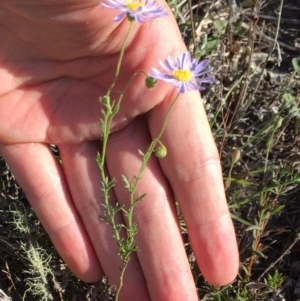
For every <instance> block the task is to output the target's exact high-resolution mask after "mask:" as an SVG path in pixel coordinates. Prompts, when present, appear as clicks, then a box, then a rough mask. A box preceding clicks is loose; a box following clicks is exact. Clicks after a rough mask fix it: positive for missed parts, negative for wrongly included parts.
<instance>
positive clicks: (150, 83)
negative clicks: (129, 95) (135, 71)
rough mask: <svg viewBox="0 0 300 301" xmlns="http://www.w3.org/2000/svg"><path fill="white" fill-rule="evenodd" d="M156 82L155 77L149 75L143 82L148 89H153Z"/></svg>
mask: <svg viewBox="0 0 300 301" xmlns="http://www.w3.org/2000/svg"><path fill="white" fill-rule="evenodd" d="M156 83H157V79H156V78H153V77H151V76H148V77H147V78H146V81H145V84H146V87H147V88H148V89H153V88H154V87H155V85H156Z"/></svg>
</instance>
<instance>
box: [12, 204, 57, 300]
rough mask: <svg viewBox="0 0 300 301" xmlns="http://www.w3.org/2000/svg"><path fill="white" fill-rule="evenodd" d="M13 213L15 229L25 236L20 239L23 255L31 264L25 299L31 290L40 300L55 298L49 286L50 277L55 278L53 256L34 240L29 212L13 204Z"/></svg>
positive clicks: (27, 272)
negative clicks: (29, 222)
mask: <svg viewBox="0 0 300 301" xmlns="http://www.w3.org/2000/svg"><path fill="white" fill-rule="evenodd" d="M12 207H15V208H14V209H13V208H12ZM11 213H12V214H13V221H12V223H13V224H14V226H15V229H16V230H17V231H18V232H19V233H20V234H22V237H24V240H23V241H20V247H21V250H22V257H23V259H24V260H25V261H26V262H27V263H28V266H29V269H28V270H26V271H24V273H25V274H27V275H28V276H27V277H26V280H25V282H26V286H27V290H26V291H25V293H24V295H23V300H25V298H26V295H27V293H29V292H30V293H31V295H33V296H35V297H36V298H38V300H41V301H44V300H45V301H48V300H53V296H52V294H51V292H50V290H49V286H48V282H49V279H54V275H53V274H52V269H51V266H50V262H51V256H50V255H48V254H47V251H46V250H44V249H43V248H42V247H40V246H39V245H38V244H37V242H36V241H34V240H33V238H32V235H31V228H30V226H29V225H28V222H27V213H26V212H25V213H24V212H22V211H21V210H19V209H18V208H17V206H14V204H13V205H12V206H11Z"/></svg>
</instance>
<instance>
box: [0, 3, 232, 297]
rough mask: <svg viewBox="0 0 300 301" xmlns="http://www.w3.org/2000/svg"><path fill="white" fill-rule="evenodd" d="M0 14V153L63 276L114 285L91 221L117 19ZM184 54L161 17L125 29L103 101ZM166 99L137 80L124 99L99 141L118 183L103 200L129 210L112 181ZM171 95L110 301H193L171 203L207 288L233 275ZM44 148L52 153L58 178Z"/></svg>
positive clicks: (73, 13)
mask: <svg viewBox="0 0 300 301" xmlns="http://www.w3.org/2000/svg"><path fill="white" fill-rule="evenodd" d="M163 5H165V4H163ZM166 9H167V8H166ZM0 13H1V19H0V20H1V21H0V22H1V25H2V26H1V28H0V37H1V40H2V44H1V46H0V61H1V63H0V64H1V65H0V80H1V84H2V85H1V87H0V143H1V144H0V153H1V154H2V155H3V157H4V158H5V159H6V161H7V162H8V164H9V166H10V168H11V170H12V171H13V173H14V175H15V176H16V178H17V180H18V182H19V184H20V185H21V187H22V188H23V190H24V191H25V193H26V195H27V197H28V199H29V201H30V202H31V204H32V206H33V208H34V210H35V212H36V213H37V215H38V216H39V218H40V220H41V222H42V223H43V225H44V227H45V229H46V231H47V232H48V233H49V235H50V237H51V240H52V241H53V243H54V245H55V247H56V248H57V250H58V251H59V253H60V254H61V256H62V258H63V259H64V260H65V262H66V263H67V264H68V266H69V267H70V269H71V270H72V271H73V272H74V273H75V274H76V275H77V276H78V277H79V278H81V279H83V280H84V281H87V282H94V281H97V280H99V279H100V277H101V276H102V275H103V273H105V274H106V275H107V276H108V278H109V281H110V283H111V284H118V281H119V279H118V277H119V272H120V271H119V267H120V265H121V262H120V261H119V259H118V258H117V246H116V243H115V241H114V240H113V239H112V238H111V235H112V231H111V229H110V227H109V226H107V225H106V224H105V223H104V222H103V221H101V220H100V218H99V215H101V214H103V208H102V206H101V200H102V199H101V192H102V191H101V178H100V173H99V170H98V166H97V164H96V161H95V158H96V153H97V151H98V150H99V149H100V142H99V139H100V137H101V133H100V128H99V119H100V117H101V112H100V111H101V105H100V103H99V96H101V95H104V94H105V92H106V90H107V88H108V87H109V85H110V83H111V82H112V79H113V76H114V71H115V66H116V62H117V59H118V53H119V51H120V48H121V45H122V42H123V40H124V36H125V33H126V32H127V30H128V25H129V24H128V21H127V20H126V19H125V20H123V21H122V22H121V23H113V21H112V20H113V17H114V16H116V15H117V13H116V12H114V11H110V10H107V9H106V8H103V7H102V6H101V5H99V1H94V0H89V1H78V0H77V1H76V0H72V1H71V0H69V1H65V0H64V1H55V0H51V1H48V2H47V4H43V5H38V4H37V3H36V1H33V0H27V1H24V0H23V1H18V0H3V1H1V4H0ZM185 51H186V48H185V46H184V44H183V42H182V39H181V36H180V33H179V31H178V29H177V24H176V22H175V20H174V18H173V17H172V15H171V12H169V16H168V17H164V18H159V19H156V20H154V21H152V22H147V23H144V24H142V25H138V24H135V27H134V30H133V34H132V35H131V38H130V40H129V44H128V46H127V49H126V52H125V56H124V59H123V64H122V68H121V74H120V77H119V81H118V83H117V85H116V87H115V89H114V93H112V96H115V97H117V96H118V91H120V90H121V89H123V87H124V86H125V84H126V83H127V81H128V79H129V77H130V76H131V75H132V74H133V72H135V71H136V70H137V69H141V70H145V71H150V69H151V67H157V64H158V59H162V60H164V59H165V58H166V57H167V56H168V55H170V56H172V57H175V56H177V55H179V54H181V53H182V52H185ZM176 93H177V92H176V91H175V89H174V88H173V87H172V86H169V85H167V84H164V83H158V85H157V87H156V88H155V89H154V90H153V91H149V90H147V89H146V88H145V86H144V78H143V77H142V76H138V77H137V78H136V80H135V81H134V84H133V85H132V86H131V87H130V88H129V89H128V91H127V92H126V94H125V97H124V99H123V101H122V105H121V109H120V112H119V114H118V115H117V116H116V117H115V119H114V124H113V134H111V136H110V139H109V144H108V154H107V162H106V163H107V169H108V172H109V174H110V176H111V177H116V179H117V181H118V182H117V184H116V186H115V189H114V195H112V196H111V202H112V203H115V202H117V201H118V202H120V203H124V202H125V203H126V201H128V200H127V198H128V196H127V192H126V190H125V189H124V187H123V185H122V181H121V178H120V175H121V174H124V175H126V176H132V175H134V174H136V172H137V170H138V168H139V166H140V164H141V157H140V156H139V155H138V152H137V150H138V149H141V150H145V149H146V148H147V146H148V145H149V144H150V142H151V137H155V135H156V134H157V133H158V131H159V129H160V127H161V124H162V122H163V120H164V117H165V114H166V111H167V109H168V107H169V105H170V102H171V101H172V100H173V99H174V96H175V95H176ZM180 98H181V99H180V100H179V101H178V102H177V103H176V105H175V107H174V109H173V111H172V113H171V115H170V118H169V121H168V125H167V128H166V131H165V133H164V135H163V138H162V139H161V140H162V141H163V143H164V145H165V146H166V147H167V150H168V155H167V157H166V158H163V159H161V160H157V159H156V158H152V159H151V160H150V162H149V165H148V168H147V169H146V171H145V173H144V176H143V179H142V180H141V182H140V184H139V187H138V192H140V193H147V195H146V197H145V199H144V200H143V202H141V203H140V204H139V205H138V206H137V208H136V214H135V222H136V223H137V227H138V234H137V236H136V243H137V246H138V247H139V249H140V251H139V252H138V253H137V254H136V255H134V256H133V258H132V261H131V263H130V265H129V267H128V270H127V271H126V276H125V284H124V288H123V290H122V293H121V300H132V301H134V300H155V301H159V300H172V301H176V300H197V294H196V291H195V288H194V282H193V278H192V275H191V272H190V268H189V264H188V261H187V258H186V254H185V250H184V246H183V243H182V238H181V234H180V228H179V225H178V220H177V216H176V208H175V205H174V196H176V198H177V199H178V202H179V204H180V207H181V210H182V212H183V215H184V218H185V221H186V224H187V228H188V232H189V237H190V241H191V245H192V247H193V250H194V253H195V256H196V259H197V262H198V264H199V266H200V269H201V271H202V272H203V274H204V276H205V277H206V278H207V279H208V281H209V282H210V283H212V284H217V285H221V284H226V283H228V282H230V281H231V280H233V278H234V277H235V275H236V273H237V268H238V253H237V248H236V242H235V234H234V230H233V226H232V222H231V218H230V214H229V212H228V208H227V204H226V200H225V196H224V191H223V183H222V175H221V168H220V163H219V158H218V152H217V149H216V147H215V144H214V141H213V138H212V135H211V132H210V129H209V125H208V122H207V120H206V116H205V112H204V109H203V106H202V103H201V99H200V97H199V93H196V92H188V93H185V94H183V95H181V97H180ZM48 144H56V145H57V146H58V148H59V151H60V154H61V159H62V163H63V170H62V168H61V166H60V165H59V164H58V163H57V161H56V160H55V159H54V157H53V155H52V153H51V151H50V149H49V147H48ZM118 218H119V220H120V221H122V216H119V217H118Z"/></svg>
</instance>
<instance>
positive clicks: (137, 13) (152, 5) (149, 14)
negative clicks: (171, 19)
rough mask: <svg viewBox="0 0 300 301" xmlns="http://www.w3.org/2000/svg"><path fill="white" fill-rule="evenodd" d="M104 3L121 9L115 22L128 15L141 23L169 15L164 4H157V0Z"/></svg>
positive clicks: (108, 0)
mask: <svg viewBox="0 0 300 301" xmlns="http://www.w3.org/2000/svg"><path fill="white" fill-rule="evenodd" d="M102 5H103V6H105V7H107V8H111V9H117V10H120V11H121V13H120V14H119V15H118V16H117V17H115V18H114V22H119V21H121V20H122V19H123V18H124V17H126V16H127V18H128V19H129V20H130V21H136V22H138V23H140V24H141V23H143V22H146V21H149V20H152V19H155V18H158V17H163V16H166V15H167V13H166V12H165V11H164V8H163V6H156V0H106V2H103V3H102Z"/></svg>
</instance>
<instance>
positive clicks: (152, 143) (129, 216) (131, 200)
mask: <svg viewBox="0 0 300 301" xmlns="http://www.w3.org/2000/svg"><path fill="white" fill-rule="evenodd" d="M179 95H180V94H179V93H178V94H177V95H176V97H175V99H174V100H173V102H172V103H171V105H170V107H169V109H168V111H167V114H166V117H165V119H164V122H163V125H162V127H161V130H160V132H159V134H158V135H157V137H156V138H155V139H154V140H153V141H152V142H151V144H150V146H149V148H148V150H147V151H146V153H145V155H144V157H143V161H142V165H141V167H140V169H139V172H138V174H137V176H136V177H135V183H134V184H133V185H132V188H131V189H130V208H129V213H128V228H129V229H130V228H131V227H132V222H133V219H132V217H133V210H134V207H135V206H134V194H135V190H136V188H137V185H138V183H139V181H140V179H141V178H142V175H143V172H144V170H145V168H146V165H147V163H148V161H149V159H150V157H151V154H152V153H153V151H154V149H155V146H156V144H157V143H158V142H159V141H160V139H161V137H162V135H163V133H164V131H165V129H166V125H167V122H168V119H169V116H170V113H171V111H172V109H173V107H174V105H175V103H176V101H177V100H178V98H179Z"/></svg>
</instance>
